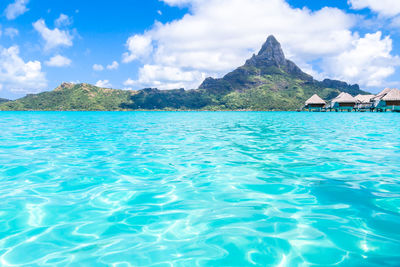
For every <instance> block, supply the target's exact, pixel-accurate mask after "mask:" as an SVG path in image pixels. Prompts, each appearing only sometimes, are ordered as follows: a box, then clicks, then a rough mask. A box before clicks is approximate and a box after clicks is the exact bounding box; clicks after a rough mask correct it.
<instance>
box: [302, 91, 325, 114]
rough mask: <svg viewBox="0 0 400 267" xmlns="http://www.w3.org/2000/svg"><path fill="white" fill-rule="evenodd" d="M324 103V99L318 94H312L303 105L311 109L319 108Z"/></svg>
mask: <svg viewBox="0 0 400 267" xmlns="http://www.w3.org/2000/svg"><path fill="white" fill-rule="evenodd" d="M325 105H326V102H325V100H323V99H322V98H321V97H319V95H317V94H314V95H313V96H312V97H310V98H309V99H308V100H307V101H306V104H305V106H304V108H305V109H308V110H309V111H311V110H319V111H320V110H321V109H322V108H323V107H324V106H325Z"/></svg>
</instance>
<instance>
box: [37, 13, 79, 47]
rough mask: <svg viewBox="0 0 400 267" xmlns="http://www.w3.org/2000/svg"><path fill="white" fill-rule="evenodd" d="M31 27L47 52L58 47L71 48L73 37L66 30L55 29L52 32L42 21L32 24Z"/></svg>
mask: <svg viewBox="0 0 400 267" xmlns="http://www.w3.org/2000/svg"><path fill="white" fill-rule="evenodd" d="M33 27H34V28H35V30H36V31H37V32H38V33H39V34H40V36H41V37H42V38H43V40H44V41H45V43H46V44H45V49H46V50H49V49H52V48H56V47H58V46H72V39H73V36H72V35H71V34H70V33H69V32H68V31H66V30H60V29H58V28H55V29H53V30H51V29H49V28H48V27H47V26H46V23H45V21H44V20H43V19H39V20H38V21H36V22H35V23H33Z"/></svg>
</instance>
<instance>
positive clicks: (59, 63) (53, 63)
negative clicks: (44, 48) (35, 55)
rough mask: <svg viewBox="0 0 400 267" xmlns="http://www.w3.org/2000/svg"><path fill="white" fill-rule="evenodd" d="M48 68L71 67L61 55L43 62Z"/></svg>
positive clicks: (69, 62) (67, 60) (69, 61)
mask: <svg viewBox="0 0 400 267" xmlns="http://www.w3.org/2000/svg"><path fill="white" fill-rule="evenodd" d="M45 64H46V65H47V66H50V67H65V66H69V65H71V60H70V59H69V58H67V57H64V56H61V55H55V56H54V57H52V58H50V59H49V60H48V61H46V62H45Z"/></svg>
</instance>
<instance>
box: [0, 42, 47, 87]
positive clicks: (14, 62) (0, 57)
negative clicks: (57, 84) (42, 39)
mask: <svg viewBox="0 0 400 267" xmlns="http://www.w3.org/2000/svg"><path fill="white" fill-rule="evenodd" d="M0 85H1V86H2V88H6V89H7V90H9V91H11V92H15V93H34V92H38V91H41V90H42V89H44V88H45V87H46V86H47V80H46V77H45V74H44V73H43V72H42V66H41V63H40V62H39V61H28V62H25V61H24V60H23V59H22V58H21V57H20V55H19V48H18V46H11V47H10V48H0Z"/></svg>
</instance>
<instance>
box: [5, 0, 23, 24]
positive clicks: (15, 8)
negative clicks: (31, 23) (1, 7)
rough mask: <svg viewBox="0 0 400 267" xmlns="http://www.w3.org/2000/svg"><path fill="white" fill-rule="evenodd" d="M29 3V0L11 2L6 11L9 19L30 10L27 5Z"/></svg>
mask: <svg viewBox="0 0 400 267" xmlns="http://www.w3.org/2000/svg"><path fill="white" fill-rule="evenodd" d="M28 3H29V0H15V1H14V2H13V3H11V4H9V5H8V6H7V8H6V10H5V11H4V12H5V15H6V18H7V19H8V20H13V19H16V18H17V17H19V16H20V15H22V14H24V13H25V12H27V11H28V10H29V9H28V8H27V7H26V5H27V4H28Z"/></svg>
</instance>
